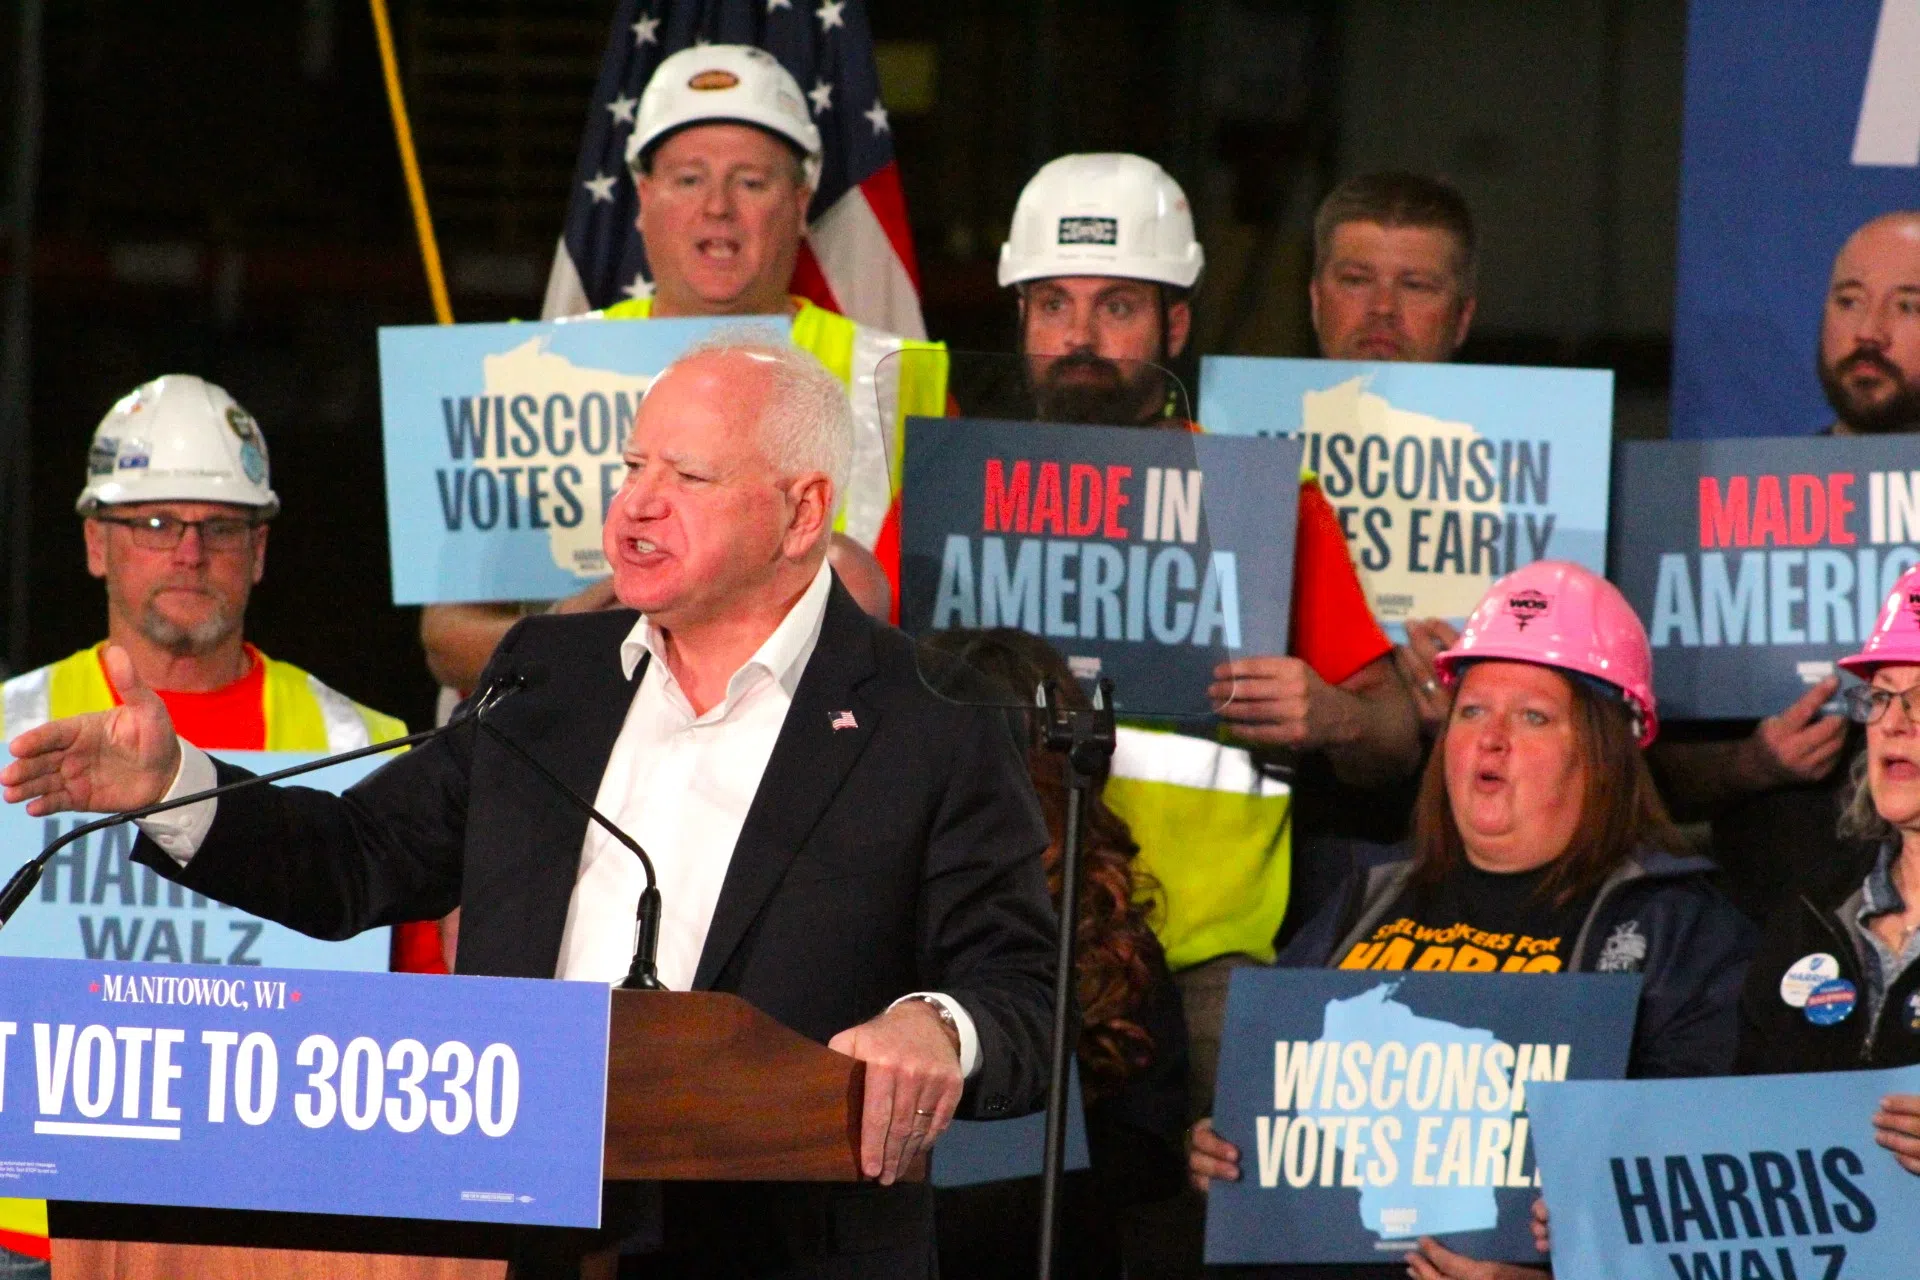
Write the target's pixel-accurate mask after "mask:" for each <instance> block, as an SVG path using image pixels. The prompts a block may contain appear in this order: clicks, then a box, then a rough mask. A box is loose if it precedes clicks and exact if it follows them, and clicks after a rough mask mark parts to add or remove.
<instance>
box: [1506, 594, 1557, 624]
mask: <svg viewBox="0 0 1920 1280" xmlns="http://www.w3.org/2000/svg"><path fill="white" fill-rule="evenodd" d="M1552 608H1553V601H1552V599H1551V598H1549V597H1548V596H1547V594H1546V593H1545V592H1542V591H1535V590H1534V589H1533V588H1532V587H1527V588H1525V589H1523V590H1520V591H1516V592H1514V593H1513V594H1512V595H1510V596H1508V597H1507V616H1508V617H1510V618H1512V619H1513V620H1514V622H1515V623H1516V624H1518V626H1519V628H1520V630H1522V631H1525V630H1526V629H1527V624H1528V623H1529V622H1532V621H1533V620H1534V619H1535V618H1544V617H1546V616H1547V612H1548V610H1550V609H1552Z"/></svg>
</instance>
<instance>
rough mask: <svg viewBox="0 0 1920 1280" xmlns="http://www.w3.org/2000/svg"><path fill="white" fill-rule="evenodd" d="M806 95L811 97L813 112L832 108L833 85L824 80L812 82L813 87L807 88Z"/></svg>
mask: <svg viewBox="0 0 1920 1280" xmlns="http://www.w3.org/2000/svg"><path fill="white" fill-rule="evenodd" d="M807 97H809V98H811V99H813V114H815V115H819V114H820V113H821V112H823V111H831V110H833V86H832V85H831V84H829V83H827V82H826V81H825V80H816V81H814V82H813V88H811V89H809V90H807Z"/></svg>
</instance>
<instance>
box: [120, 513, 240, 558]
mask: <svg viewBox="0 0 1920 1280" xmlns="http://www.w3.org/2000/svg"><path fill="white" fill-rule="evenodd" d="M94 519H95V520H98V521H99V522H100V523H101V524H117V525H121V526H123V527H124V528H126V529H127V530H128V532H129V533H130V535H131V536H132V538H133V545H134V546H136V547H139V548H140V549H142V550H143V551H171V550H173V549H174V548H175V547H177V546H179V545H180V539H182V538H184V537H186V536H187V530H189V529H196V530H198V531H199V533H200V545H201V546H203V547H205V548H206V549H207V550H209V551H238V550H239V549H240V548H242V547H244V546H246V545H247V542H248V540H249V539H250V538H251V537H252V536H253V531H254V529H255V528H257V527H258V526H259V524H260V522H259V521H258V520H247V519H243V518H242V517H239V516H212V517H210V518H208V519H205V520H182V519H180V518H179V517H178V516H95V517H94Z"/></svg>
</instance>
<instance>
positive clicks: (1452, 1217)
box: [1299, 982, 1500, 1240]
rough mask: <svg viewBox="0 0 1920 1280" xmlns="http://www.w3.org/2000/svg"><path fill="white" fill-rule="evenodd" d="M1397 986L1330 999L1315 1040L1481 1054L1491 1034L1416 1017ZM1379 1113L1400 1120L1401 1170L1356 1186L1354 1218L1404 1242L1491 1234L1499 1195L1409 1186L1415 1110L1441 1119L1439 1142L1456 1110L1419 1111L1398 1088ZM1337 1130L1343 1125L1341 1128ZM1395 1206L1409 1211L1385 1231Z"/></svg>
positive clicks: (1314, 1112) (1416, 1122) (1314, 1113)
mask: <svg viewBox="0 0 1920 1280" xmlns="http://www.w3.org/2000/svg"><path fill="white" fill-rule="evenodd" d="M1399 985H1400V984H1399V983H1397V982H1383V983H1381V984H1380V985H1379V986H1377V987H1374V988H1373V989H1372V990H1370V991H1366V992H1363V993H1362V994H1360V995H1357V996H1354V997H1352V998H1351V999H1348V1000H1329V1001H1328V1002H1327V1007H1326V1013H1325V1016H1324V1020H1323V1021H1322V1022H1321V1027H1320V1038H1321V1039H1323V1040H1332V1041H1338V1042H1339V1043H1341V1044H1347V1043H1350V1042H1352V1041H1355V1040H1365V1041H1367V1042H1369V1043H1371V1044H1374V1045H1376V1046H1377V1045H1380V1044H1383V1043H1385V1042H1386V1041H1388V1040H1398V1041H1399V1042H1400V1043H1401V1044H1403V1045H1407V1046H1409V1047H1411V1046H1413V1045H1416V1044H1420V1043H1423V1042H1432V1043H1435V1044H1438V1045H1440V1046H1441V1051H1442V1052H1443V1053H1444V1052H1445V1050H1446V1046H1447V1045H1450V1044H1458V1045H1460V1046H1462V1047H1463V1048H1468V1047H1471V1046H1473V1045H1479V1046H1480V1049H1481V1052H1482V1053H1484V1052H1485V1051H1486V1050H1487V1049H1488V1048H1489V1047H1491V1046H1492V1045H1493V1044H1494V1042H1495V1038H1496V1037H1495V1036H1494V1034H1493V1032H1491V1031H1488V1030H1486V1029H1485V1028H1481V1027H1461V1026H1456V1025H1454V1024H1453V1023H1451V1022H1442V1021H1441V1020H1440V1019H1438V1018H1423V1017H1421V1016H1420V1015H1418V1014H1416V1013H1415V1012H1414V1011H1413V1010H1412V1009H1409V1008H1408V1007H1407V1006H1406V1005H1404V1004H1401V1003H1400V1002H1399V1001H1398V1000H1395V999H1393V998H1392V996H1393V993H1394V992H1395V991H1396V990H1398V988H1399ZM1299 1114H1300V1115H1303V1116H1308V1115H1311V1116H1323V1115H1324V1116H1345V1115H1348V1114H1350V1113H1349V1112H1345V1111H1340V1110H1337V1109H1328V1110H1321V1109H1319V1108H1312V1109H1309V1108H1301V1109H1300V1111H1299ZM1378 1114H1379V1115H1381V1116H1393V1117H1394V1118H1396V1119H1397V1120H1399V1122H1400V1141H1399V1142H1398V1143H1397V1144H1395V1148H1396V1150H1397V1151H1398V1152H1399V1154H1400V1157H1401V1159H1400V1174H1399V1177H1397V1178H1396V1179H1394V1183H1393V1185H1392V1186H1387V1187H1376V1186H1373V1185H1371V1184H1368V1185H1367V1186H1365V1187H1363V1188H1361V1191H1360V1221H1361V1224H1362V1225H1363V1226H1364V1227H1365V1228H1366V1229H1367V1230H1368V1231H1371V1232H1373V1233H1374V1234H1375V1235H1376V1236H1379V1237H1380V1238H1381V1239H1383V1240H1386V1239H1394V1240H1401V1239H1410V1238H1412V1237H1414V1236H1423V1235H1448V1234H1452V1233H1454V1232H1460V1231H1491V1230H1492V1229H1494V1228H1495V1227H1497V1226H1499V1225H1500V1200H1499V1197H1498V1196H1496V1195H1495V1194H1494V1189H1493V1188H1492V1187H1416V1186H1414V1185H1413V1181H1412V1170H1413V1150H1414V1139H1415V1138H1416V1136H1417V1135H1418V1132H1419V1126H1420V1117H1421V1116H1422V1115H1427V1116H1432V1115H1439V1116H1442V1117H1445V1120H1446V1123H1443V1124H1442V1126H1441V1128H1440V1131H1439V1132H1438V1133H1437V1134H1436V1135H1435V1136H1436V1138H1438V1139H1439V1140H1440V1141H1441V1142H1442V1143H1444V1142H1445V1140H1446V1128H1447V1125H1448V1124H1451V1123H1452V1118H1453V1116H1454V1115H1455V1114H1465V1113H1449V1112H1436V1111H1431V1110H1430V1111H1426V1112H1419V1111H1415V1110H1413V1109H1412V1108H1411V1107H1409V1106H1407V1105H1406V1093H1405V1091H1404V1090H1402V1091H1401V1105H1399V1106H1398V1107H1395V1108H1394V1109H1392V1110H1390V1111H1383V1112H1379V1113H1378ZM1342 1132H1343V1134H1344V1130H1343V1131H1342ZM1428 1168H1429V1170H1431V1171H1434V1172H1437V1168H1436V1166H1435V1164H1431V1163H1430V1164H1429V1166H1428ZM1385 1210H1394V1211H1396V1216H1398V1213H1405V1212H1411V1213H1412V1214H1413V1218H1412V1226H1411V1229H1410V1230H1406V1231H1394V1232H1391V1233H1389V1232H1388V1231H1387V1229H1386V1227H1385V1226H1384V1220H1383V1217H1382V1214H1383V1211H1385Z"/></svg>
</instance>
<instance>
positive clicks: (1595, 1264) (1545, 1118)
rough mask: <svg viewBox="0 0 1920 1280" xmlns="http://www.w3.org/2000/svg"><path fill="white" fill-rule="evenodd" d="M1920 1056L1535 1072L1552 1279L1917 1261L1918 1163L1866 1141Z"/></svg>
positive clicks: (1773, 1279) (1740, 1276)
mask: <svg viewBox="0 0 1920 1280" xmlns="http://www.w3.org/2000/svg"><path fill="white" fill-rule="evenodd" d="M1890 1093H1920V1067H1906V1068H1903V1069H1901V1070H1898V1071H1859V1072H1839V1073H1834V1074H1829V1075H1803V1076H1749V1077H1745V1078H1742V1079H1732V1080H1633V1081H1617V1082H1609V1083H1598V1082H1594V1083H1579V1084H1573V1083H1569V1084H1554V1085H1542V1086H1540V1088H1539V1089H1538V1090H1537V1091H1536V1093H1535V1094H1534V1099H1533V1107H1534V1119H1535V1122H1536V1123H1535V1126H1534V1132H1535V1135H1536V1142H1537V1144H1538V1146H1539V1150H1540V1171H1541V1183H1542V1190H1544V1191H1545V1192H1546V1197H1547V1210H1548V1213H1549V1214H1550V1216H1551V1219H1552V1224H1553V1274H1554V1276H1555V1277H1556V1280H1674V1277H1675V1276H1678V1277H1679V1278H1680V1280H1723V1278H1724V1280H1835V1278H1836V1277H1853V1276H1874V1277H1878V1276H1910V1275H1912V1274H1914V1260H1915V1258H1917V1257H1920V1178H1916V1177H1914V1176H1913V1175H1912V1174H1910V1173H1908V1172H1907V1171H1906V1170H1904V1169H1902V1168H1901V1167H1900V1166H1899V1164H1897V1163H1896V1162H1895V1161H1894V1158H1893V1156H1892V1154H1891V1153H1889V1152H1887V1151H1884V1150H1882V1149H1881V1148H1880V1147H1879V1146H1877V1145H1876V1144H1875V1143H1874V1141H1873V1127H1872V1121H1871V1117H1872V1116H1873V1113H1874V1111H1875V1110H1877V1109H1878V1105H1879V1101H1880V1099H1881V1098H1882V1097H1884V1096H1885V1095H1887V1094H1890Z"/></svg>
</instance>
